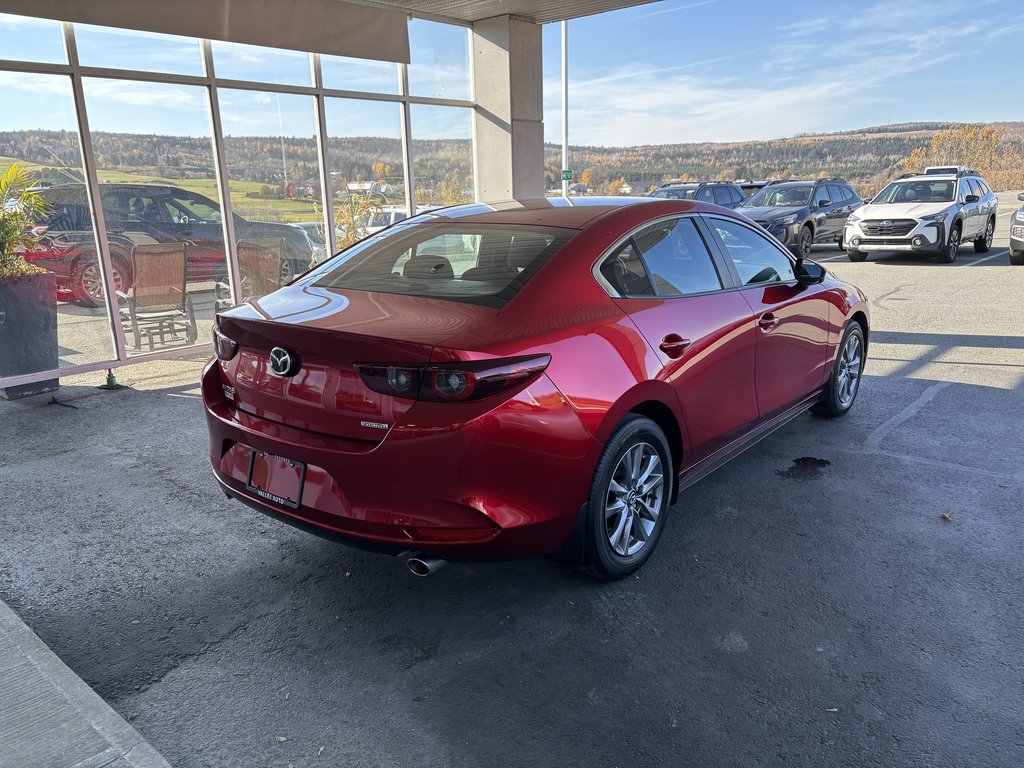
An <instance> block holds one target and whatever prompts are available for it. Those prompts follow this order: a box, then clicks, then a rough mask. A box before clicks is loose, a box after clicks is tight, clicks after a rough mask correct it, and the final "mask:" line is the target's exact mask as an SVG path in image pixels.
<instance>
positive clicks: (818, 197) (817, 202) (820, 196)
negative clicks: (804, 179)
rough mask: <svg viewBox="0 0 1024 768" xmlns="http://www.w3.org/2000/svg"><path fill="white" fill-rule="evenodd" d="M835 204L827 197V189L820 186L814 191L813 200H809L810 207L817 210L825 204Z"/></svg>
mask: <svg viewBox="0 0 1024 768" xmlns="http://www.w3.org/2000/svg"><path fill="white" fill-rule="evenodd" d="M831 202H835V201H834V200H833V199H832V198H830V197H829V193H828V187H827V186H825V185H824V184H822V185H821V186H820V187H818V188H817V189H816V190H814V198H813V199H812V200H811V205H812V206H814V207H815V208H818V207H819V206H821V205H824V204H825V203H831Z"/></svg>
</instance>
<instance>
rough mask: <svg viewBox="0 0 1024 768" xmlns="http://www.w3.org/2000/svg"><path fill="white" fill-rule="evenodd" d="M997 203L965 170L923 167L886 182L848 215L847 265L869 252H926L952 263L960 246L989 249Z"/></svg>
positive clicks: (974, 173) (977, 177)
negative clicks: (885, 184) (918, 170)
mask: <svg viewBox="0 0 1024 768" xmlns="http://www.w3.org/2000/svg"><path fill="white" fill-rule="evenodd" d="M998 207H999V199H998V198H997V197H996V195H995V193H994V192H992V190H991V189H990V188H989V186H988V184H986V183H985V180H984V179H983V178H982V177H981V176H980V175H979V174H978V173H977V171H972V170H969V169H966V168H957V167H945V166H943V167H939V168H928V169H926V170H925V172H924V173H923V174H916V175H915V174H905V175H904V176H902V177H901V178H899V179H896V180H895V181H893V182H891V183H890V184H888V185H887V186H886V187H885V188H884V189H882V191H881V192H879V193H878V194H877V195H876V196H875V197H874V199H873V200H871V202H870V203H868V204H867V205H865V206H864V207H863V208H861V209H860V210H859V211H857V213H856V214H854V215H853V216H851V217H850V218H849V219H848V221H847V224H846V228H845V231H844V233H843V242H844V244H845V247H846V254H847V256H848V257H849V259H850V261H864V259H866V258H867V255H868V254H869V253H872V252H878V251H884V252H900V253H927V254H931V255H934V256H936V257H938V259H939V260H940V261H945V262H953V261H955V260H956V257H957V253H959V251H960V247H961V245H962V244H963V243H967V242H972V243H974V250H975V251H977V252H978V253H986V252H987V251H988V250H989V249H990V248H991V247H992V238H993V235H994V233H995V228H996V209H997V208H998Z"/></svg>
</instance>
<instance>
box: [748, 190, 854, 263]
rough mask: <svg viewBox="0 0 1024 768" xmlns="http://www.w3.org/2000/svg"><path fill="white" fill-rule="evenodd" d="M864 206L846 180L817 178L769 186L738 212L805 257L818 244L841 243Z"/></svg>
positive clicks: (753, 196) (754, 195)
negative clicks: (845, 230) (849, 221)
mask: <svg viewBox="0 0 1024 768" xmlns="http://www.w3.org/2000/svg"><path fill="white" fill-rule="evenodd" d="M862 205H864V201H863V200H861V199H860V196H859V195H858V194H857V193H856V192H854V191H853V187H851V186H850V185H849V184H848V183H847V182H846V181H845V180H844V179H815V180H814V181H783V182H777V183H773V184H770V185H769V186H766V187H764V188H763V189H761V190H760V191H758V192H755V193H754V194H753V195H751V196H750V198H749V199H747V200H746V201H744V203H743V205H741V206H739V207H738V208H737V209H736V211H737V212H738V213H742V214H744V215H746V216H748V217H750V218H751V219H753V220H754V221H755V222H757V223H758V224H760V225H761V226H762V227H764V228H765V229H767V230H768V231H769V232H770V233H771V234H773V235H774V236H775V237H776V238H777V239H778V240H779V242H781V243H782V244H783V245H785V246H786V247H787V248H789V250H790V251H792V252H793V253H794V254H795V255H796V256H797V257H798V258H802V257H806V256H807V255H808V254H809V253H810V252H811V246H812V245H813V244H815V243H837V244H841V243H842V239H843V228H844V227H845V226H846V219H847V217H849V215H850V214H851V213H853V212H854V211H855V210H857V209H858V208H860V207H861V206H862Z"/></svg>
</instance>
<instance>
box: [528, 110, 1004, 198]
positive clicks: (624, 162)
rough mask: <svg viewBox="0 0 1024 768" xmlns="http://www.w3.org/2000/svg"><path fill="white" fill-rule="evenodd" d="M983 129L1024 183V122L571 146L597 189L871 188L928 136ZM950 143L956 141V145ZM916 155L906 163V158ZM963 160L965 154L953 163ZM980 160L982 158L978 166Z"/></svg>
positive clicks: (550, 153)
mask: <svg viewBox="0 0 1024 768" xmlns="http://www.w3.org/2000/svg"><path fill="white" fill-rule="evenodd" d="M966 129H971V130H983V129H988V131H989V133H988V136H987V140H988V142H989V144H990V145H991V143H992V141H993V140H994V139H998V140H997V141H996V142H995V149H994V150H993V151H992V152H990V153H989V156H988V158H987V159H988V161H990V162H991V163H992V164H993V165H991V167H986V168H979V169H978V170H981V171H983V172H989V173H994V174H995V176H998V177H999V178H995V177H994V178H993V179H992V183H993V184H994V185H996V186H997V187H999V188H1002V189H1010V188H1013V189H1019V188H1021V187H1024V161H1022V158H1024V122H1015V123H993V124H991V125H987V126H965V125H963V124H956V123H904V124H898V125H886V126H875V127H871V128H863V129H859V130H851V131H842V132H837V133H827V134H809V135H804V136H795V137H792V138H786V139H773V140H769V141H744V142H730V143H715V142H704V143H689V144H658V145H644V146H634V147H570V151H569V156H570V167H571V168H572V169H573V170H574V171H575V174H576V175H575V177H574V178H575V180H576V181H579V182H581V183H583V184H586V185H587V186H589V187H592V188H594V189H596V190H598V191H604V190H606V189H608V188H609V187H610V186H615V185H617V184H620V183H621V182H623V181H625V182H630V183H634V182H637V181H639V182H644V183H648V182H658V181H662V180H667V179H669V178H678V179H684V180H688V179H694V180H698V179H769V178H815V177H819V176H842V177H844V178H846V179H848V180H850V181H851V182H854V183H855V184H856V185H857V186H858V187H860V188H862V189H864V190H866V191H868V192H873V191H875V190H877V189H878V188H880V187H881V186H882V185H883V184H884V183H885V182H886V181H888V180H890V179H892V178H894V177H895V176H897V175H899V174H900V173H903V172H904V171H905V170H913V168H908V166H907V162H908V160H910V161H911V162H912V163H916V162H917V159H919V158H920V157H923V154H922V153H925V152H926V151H930V148H931V143H932V139H933V137H934V136H936V135H939V134H942V133H945V132H950V131H952V132H953V133H956V132H958V131H962V130H966ZM954 143H955V142H954ZM545 150H546V151H545V176H546V178H547V180H548V183H549V184H557V183H558V180H559V179H560V178H561V176H560V169H561V148H560V147H557V146H554V145H547V146H546V147H545ZM915 152H917V155H916V156H914V157H915V159H914V160H911V157H912V155H913V154H914V153H915ZM941 162H943V163H945V162H958V163H959V164H965V165H966V164H969V163H971V162H973V161H972V159H971V158H970V157H966V156H964V157H962V158H960V159H959V160H956V161H954V160H953V159H950V160H942V161H941ZM976 164H977V165H981V163H976Z"/></svg>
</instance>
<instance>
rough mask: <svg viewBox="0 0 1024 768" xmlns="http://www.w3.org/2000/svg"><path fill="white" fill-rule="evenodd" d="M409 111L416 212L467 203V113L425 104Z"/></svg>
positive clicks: (469, 146) (469, 190) (469, 140)
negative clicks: (426, 208) (421, 208)
mask: <svg viewBox="0 0 1024 768" xmlns="http://www.w3.org/2000/svg"><path fill="white" fill-rule="evenodd" d="M410 109H411V111H412V138H413V141H412V157H413V170H414V173H415V176H416V185H415V186H416V205H417V209H419V208H420V206H438V205H455V204H457V203H468V202H471V201H472V200H473V141H472V138H471V135H472V125H471V110H469V109H466V108H464V107H435V106H428V105H425V104H413V105H412V106H411V107H410Z"/></svg>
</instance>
